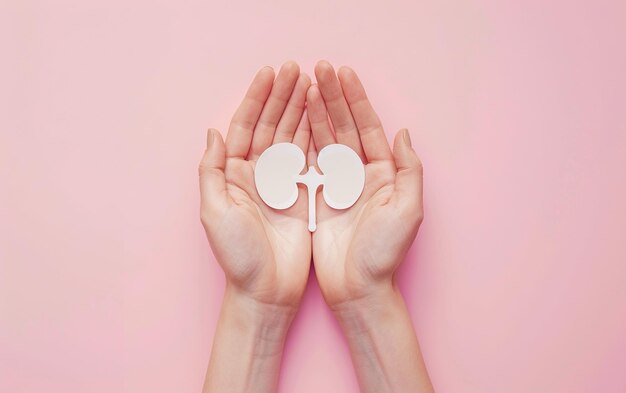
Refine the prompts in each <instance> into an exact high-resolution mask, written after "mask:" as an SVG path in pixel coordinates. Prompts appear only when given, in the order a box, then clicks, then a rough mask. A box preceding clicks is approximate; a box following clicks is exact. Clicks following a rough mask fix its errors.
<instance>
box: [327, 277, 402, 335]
mask: <svg viewBox="0 0 626 393" xmlns="http://www.w3.org/2000/svg"><path fill="white" fill-rule="evenodd" d="M329 307H330V308H331V310H332V312H333V314H334V315H335V317H336V318H337V320H338V322H339V324H340V325H341V327H342V329H343V330H344V331H345V332H346V333H347V334H360V333H364V332H367V331H368V330H369V329H370V327H371V326H372V325H376V324H377V323H378V322H380V321H381V319H388V317H389V316H390V315H392V314H395V313H396V312H397V311H398V310H402V309H404V300H403V298H402V295H401V294H400V291H399V289H398V288H397V287H396V286H395V285H394V284H393V283H392V282H391V281H389V282H384V283H378V284H377V285H375V286H372V288H370V290H369V291H368V292H367V293H363V294H360V296H355V297H351V298H347V299H343V300H341V301H339V302H337V303H333V304H330V305H329Z"/></svg>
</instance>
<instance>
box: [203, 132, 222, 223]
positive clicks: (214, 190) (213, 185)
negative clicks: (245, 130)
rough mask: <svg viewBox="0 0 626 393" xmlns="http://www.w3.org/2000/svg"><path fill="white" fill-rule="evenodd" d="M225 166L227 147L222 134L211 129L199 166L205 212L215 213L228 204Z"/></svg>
mask: <svg viewBox="0 0 626 393" xmlns="http://www.w3.org/2000/svg"><path fill="white" fill-rule="evenodd" d="M225 166H226V147H225V146H224V141H223V140H222V135H221V134H220V133H219V131H217V130H215V129H209V131H208V132H207V146H206V150H205V151H204V155H203V156H202V160H201V161H200V167H199V175H200V195H201V197H202V198H201V201H202V202H201V203H202V206H201V208H202V211H203V212H208V213H209V214H213V212H219V211H222V210H223V209H224V208H225V207H226V206H227V203H228V194H227V192H226V178H225V176H224V168H225Z"/></svg>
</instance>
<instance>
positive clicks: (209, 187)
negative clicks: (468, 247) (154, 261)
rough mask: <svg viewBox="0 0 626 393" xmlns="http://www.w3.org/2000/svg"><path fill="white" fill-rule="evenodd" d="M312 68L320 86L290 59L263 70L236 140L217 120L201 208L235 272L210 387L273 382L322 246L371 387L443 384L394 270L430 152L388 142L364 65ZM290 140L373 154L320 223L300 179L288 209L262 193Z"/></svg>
mask: <svg viewBox="0 0 626 393" xmlns="http://www.w3.org/2000/svg"><path fill="white" fill-rule="evenodd" d="M315 76H316V79H317V83H318V84H317V85H311V82H310V79H309V78H308V77H307V76H306V75H304V74H300V71H299V68H298V66H297V65H296V64H295V63H293V62H288V63H285V64H284V65H283V66H282V68H281V70H280V71H279V73H278V75H277V76H275V75H274V71H273V70H272V69H271V68H269V67H266V68H263V69H261V70H260V71H259V72H258V74H257V75H256V77H255V78H254V80H253V82H252V84H251V86H250V88H249V90H248V92H247V93H246V96H245V98H244V100H243V102H242V103H241V105H240V107H239V109H238V110H237V112H236V113H235V115H234V116H233V120H232V122H231V125H230V127H229V130H228V135H227V138H226V142H225V143H224V142H223V139H222V137H221V135H220V134H219V132H217V131H216V130H209V132H208V136H207V149H206V151H205V154H204V156H203V158H202V162H201V164H200V188H201V194H202V207H201V217H202V223H203V225H204V228H205V230H206V233H207V237H208V239H209V243H210V244H211V248H212V250H213V253H214V254H215V257H216V259H217V260H218V262H219V263H220V265H221V266H222V268H223V270H224V273H225V275H226V291H225V295H224V302H223V305H222V310H221V314H220V319H219V322H218V326H217V331H216V334H215V338H214V343H213V349H212V352H211V360H210V362H209V368H208V371H207V376H206V381H205V385H204V392H223V391H229V392H251V391H254V392H273V391H276V388H277V381H278V374H279V371H280V361H281V356H282V352H283V347H284V341H285V336H286V333H287V331H288V329H289V326H290V324H291V321H292V320H293V317H294V315H295V313H296V311H297V309H298V306H299V303H300V300H301V298H302V294H303V292H304V288H305V285H306V281H307V277H308V272H309V267H310V265H311V258H313V264H314V268H315V273H316V275H317V278H318V282H319V285H320V288H321V290H322V294H323V295H324V299H325V300H326V302H327V303H328V305H329V307H330V308H331V309H332V311H333V313H334V314H335V316H336V317H337V319H338V321H339V323H340V325H341V327H342V329H343V332H344V334H345V336H346V339H347V342H348V346H349V349H350V353H351V355H352V360H353V363H354V366H355V370H356V375H357V378H358V380H359V384H360V386H361V390H362V391H364V392H409V391H410V392H432V391H433V390H432V386H431V383H430V381H429V378H428V374H427V372H426V368H425V366H424V362H423V360H422V356H421V352H420V348H419V344H418V341H417V338H416V336H415V333H414V329H413V326H412V323H411V319H410V317H409V314H408V312H407V309H406V307H405V304H404V301H403V299H402V296H401V294H400V292H399V290H398V288H397V286H396V284H395V280H394V273H395V271H396V268H397V267H398V265H399V264H400V263H401V262H402V261H403V259H404V258H405V256H406V253H407V251H408V248H409V247H410V245H411V243H412V242H413V240H414V239H415V236H416V234H417V231H418V229H419V225H420V223H421V220H422V167H421V163H420V161H419V159H418V158H417V155H416V154H415V152H414V151H413V148H412V147H411V141H410V137H409V134H408V132H407V131H406V130H401V131H399V132H398V133H397V134H396V137H395V140H394V146H393V149H391V148H390V147H389V144H388V142H387V139H386V137H385V134H384V131H383V128H382V126H381V124H380V121H379V119H378V116H377V115H376V113H375V112H374V110H373V108H372V106H371V104H370V102H369V100H368V99H367V96H366V94H365V90H364V88H363V86H362V84H361V82H360V81H359V79H358V76H357V75H356V73H355V72H354V71H353V70H351V69H350V68H347V67H342V68H340V69H339V71H338V72H337V73H336V72H335V70H334V69H333V67H332V66H331V65H330V64H329V63H328V62H325V61H321V62H319V63H318V64H317V66H316V67H315ZM305 101H306V107H307V110H304V107H305ZM307 111H308V113H307ZM329 118H330V121H329ZM331 124H332V126H331ZM331 127H332V128H331ZM333 130H334V131H333ZM311 137H312V138H311ZM280 142H292V143H295V144H296V145H298V146H299V147H300V148H301V149H302V150H303V151H304V152H308V154H307V161H308V165H315V163H316V156H317V153H316V152H317V151H319V150H321V149H322V148H323V147H324V146H326V145H328V144H330V143H342V144H345V145H348V146H349V147H351V148H352V149H353V150H355V151H356V152H357V154H359V156H360V157H361V159H362V160H363V163H364V164H365V173H366V175H365V179H366V181H365V188H364V191H363V193H362V195H361V197H360V198H359V200H358V201H357V202H356V203H355V205H353V206H352V207H351V208H349V209H345V210H334V209H331V208H330V207H328V206H327V205H326V203H325V202H324V201H323V198H322V195H321V193H318V195H317V199H318V200H317V225H318V226H317V230H316V231H315V232H314V233H313V234H312V235H311V233H310V232H309V231H308V229H307V220H308V217H307V215H308V211H307V197H306V190H305V189H304V188H303V187H302V186H299V192H300V195H299V198H298V200H297V202H296V204H295V205H294V206H292V207H291V208H289V209H286V210H274V209H272V208H269V207H268V206H266V205H265V204H264V203H263V202H262V201H261V199H260V197H259V195H258V194H257V192H256V188H255V186H254V176H253V174H254V166H255V163H256V160H257V159H258V157H259V155H260V154H261V153H262V152H263V151H264V150H265V149H266V148H267V147H269V146H270V145H271V144H273V143H280ZM318 170H319V169H318Z"/></svg>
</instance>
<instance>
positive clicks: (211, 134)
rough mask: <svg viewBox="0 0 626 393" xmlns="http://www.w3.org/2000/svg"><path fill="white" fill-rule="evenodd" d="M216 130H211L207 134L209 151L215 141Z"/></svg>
mask: <svg viewBox="0 0 626 393" xmlns="http://www.w3.org/2000/svg"><path fill="white" fill-rule="evenodd" d="M215 131H217V130H216V129H215V128H209V129H208V130H207V132H206V147H207V149H209V148H210V147H211V146H212V145H213V140H214V139H215Z"/></svg>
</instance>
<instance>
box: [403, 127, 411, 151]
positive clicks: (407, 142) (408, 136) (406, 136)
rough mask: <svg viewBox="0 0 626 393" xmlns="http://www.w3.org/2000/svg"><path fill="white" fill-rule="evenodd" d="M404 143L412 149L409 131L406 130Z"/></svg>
mask: <svg viewBox="0 0 626 393" xmlns="http://www.w3.org/2000/svg"><path fill="white" fill-rule="evenodd" d="M404 142H406V144H407V145H409V146H411V147H413V144H412V143H411V134H409V130H407V129H406V128H405V129H404Z"/></svg>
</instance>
